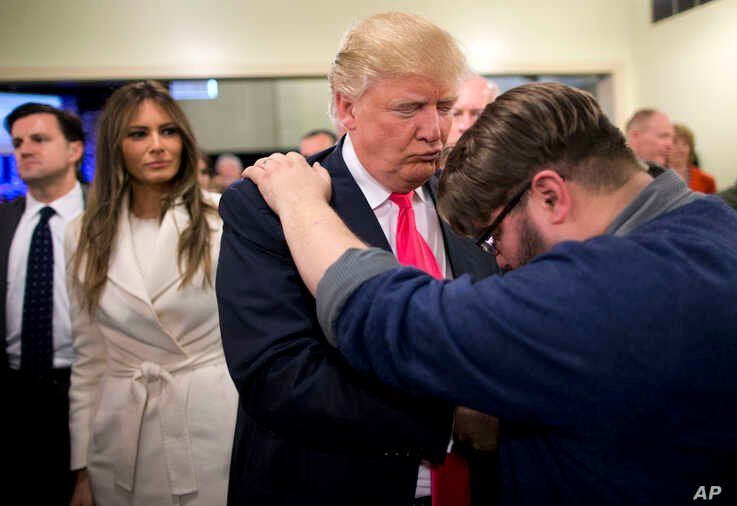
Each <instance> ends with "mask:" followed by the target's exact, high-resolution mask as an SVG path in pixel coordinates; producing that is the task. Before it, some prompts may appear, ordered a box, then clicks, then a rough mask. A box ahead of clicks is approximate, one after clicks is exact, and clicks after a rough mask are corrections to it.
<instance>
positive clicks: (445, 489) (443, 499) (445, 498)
mask: <svg viewBox="0 0 737 506" xmlns="http://www.w3.org/2000/svg"><path fill="white" fill-rule="evenodd" d="M431 480H432V482H431V483H432V485H431V486H432V506H470V504H471V481H470V480H471V471H470V469H469V467H468V461H467V460H466V459H464V458H463V457H461V456H460V455H458V454H457V453H449V454H447V455H446V456H445V462H443V463H442V464H441V465H439V466H434V467H433V468H432V472H431Z"/></svg>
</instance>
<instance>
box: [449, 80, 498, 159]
mask: <svg viewBox="0 0 737 506" xmlns="http://www.w3.org/2000/svg"><path fill="white" fill-rule="evenodd" d="M498 94H499V87H498V86H497V85H496V84H494V83H490V82H489V81H488V80H487V79H486V78H485V77H482V76H479V75H472V76H471V77H468V78H467V79H465V80H464V81H463V84H461V89H460V93H459V94H458V100H456V103H455V104H453V111H452V115H453V124H452V125H451V127H450V133H449V134H448V146H449V147H452V146H455V144H456V142H458V139H460V138H461V135H463V132H465V131H466V130H468V129H469V128H471V126H472V125H473V124H474V123H476V120H477V119H478V118H479V116H480V115H481V113H482V112H483V110H484V108H485V107H486V106H487V104H490V103H491V102H493V101H494V99H495V98H496V97H497V95H498Z"/></svg>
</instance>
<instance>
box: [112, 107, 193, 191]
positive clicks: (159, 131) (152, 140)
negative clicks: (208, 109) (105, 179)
mask: <svg viewBox="0 0 737 506" xmlns="http://www.w3.org/2000/svg"><path fill="white" fill-rule="evenodd" d="M121 148H122V151H123V161H124V163H125V169H126V170H127V171H128V174H129V175H130V176H131V178H132V179H133V181H134V184H138V185H141V186H167V185H168V184H169V183H170V182H171V180H172V179H174V176H176V175H177V173H178V172H179V168H180V166H181V158H182V136H181V134H180V132H179V127H177V125H176V123H174V120H173V119H172V118H171V116H169V114H167V113H166V111H164V109H162V108H161V106H160V105H159V104H157V103H156V102H155V101H153V100H151V99H147V100H144V101H143V102H142V103H141V105H139V106H138V109H137V110H136V112H135V114H134V115H133V117H132V118H131V121H130V123H128V125H127V127H126V129H125V133H124V137H123V143H122V146H121Z"/></svg>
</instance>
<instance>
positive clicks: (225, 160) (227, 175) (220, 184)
mask: <svg viewBox="0 0 737 506" xmlns="http://www.w3.org/2000/svg"><path fill="white" fill-rule="evenodd" d="M241 172H243V162H242V161H241V159H240V158H238V157H237V156H236V155H234V154H233V153H225V154H222V155H220V156H218V157H217V160H215V186H216V187H217V190H218V191H219V192H220V193H222V192H224V191H225V190H226V189H227V188H228V186H230V185H231V184H233V183H235V182H236V181H239V180H240V178H241Z"/></svg>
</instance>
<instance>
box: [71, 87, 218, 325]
mask: <svg viewBox="0 0 737 506" xmlns="http://www.w3.org/2000/svg"><path fill="white" fill-rule="evenodd" d="M144 100H153V101H154V102H156V103H157V104H158V105H159V106H160V107H161V108H162V109H163V110H164V111H166V113H167V114H169V116H170V117H171V118H172V120H173V122H174V123H175V124H176V126H177V128H178V129H179V133H180V136H181V138H182V156H181V165H180V167H179V171H178V172H177V174H176V175H175V176H174V178H173V180H172V181H171V187H170V191H169V193H168V194H167V195H166V196H165V197H164V198H163V199H162V201H161V217H162V218H163V216H164V214H165V213H166V211H167V210H168V209H170V208H171V207H172V206H173V205H174V203H175V202H176V201H177V200H178V199H180V198H181V199H182V201H183V202H184V205H185V206H186V208H187V211H188V213H189V217H190V222H189V226H188V227H187V228H186V229H184V230H183V231H182V232H181V234H180V235H179V242H178V245H177V262H178V265H179V268H180V270H183V272H184V276H183V278H182V282H181V284H180V288H181V287H183V286H184V285H186V284H187V283H189V282H190V281H191V280H192V278H193V276H194V275H195V273H196V272H197V270H198V269H199V268H200V267H202V268H203V271H204V276H205V277H204V279H205V282H206V283H207V284H210V285H211V284H212V280H211V276H210V265H211V261H212V258H211V254H210V249H211V248H210V246H211V244H210V242H211V241H210V227H209V226H208V224H207V215H208V214H213V215H215V214H217V210H216V209H215V207H214V206H212V205H211V204H209V203H207V202H205V201H204V200H203V198H202V191H201V189H200V187H199V186H198V184H197V144H196V141H195V138H194V134H193V132H192V127H191V126H190V124H189V120H188V119H187V116H186V115H185V114H184V111H182V109H181V108H180V107H179V105H178V104H177V103H176V102H175V101H174V99H173V98H172V97H171V95H169V92H168V91H167V90H166V88H164V87H163V86H162V85H161V84H160V83H157V82H155V81H144V82H138V83H131V84H127V85H125V86H123V87H121V88H119V89H118V90H116V91H115V93H113V94H112V96H111V97H110V98H109V99H108V101H107V103H106V104H105V108H104V109H103V111H102V114H101V116H100V122H99V131H98V135H97V151H96V154H95V157H96V164H95V178H94V180H93V183H92V188H91V190H90V192H89V197H88V200H87V209H86V210H85V212H84V215H83V217H82V228H81V232H80V236H79V244H78V246H77V252H76V254H75V256H74V272H75V273H76V275H77V277H79V274H80V271H81V270H82V269H84V278H83V279H82V280H81V286H80V287H79V288H80V289H81V294H82V301H83V306H84V307H85V308H86V309H87V310H88V311H90V312H92V311H94V310H95V308H97V306H98V304H99V301H100V295H101V294H102V290H103V288H104V287H105V283H106V280H107V272H108V267H109V263H110V253H111V250H112V245H113V242H114V239H115V234H116V233H117V230H118V220H119V218H120V210H121V206H122V203H123V202H124V200H125V197H126V195H127V194H128V192H129V191H130V177H129V175H128V171H127V169H126V167H125V163H124V161H123V152H122V149H121V145H122V142H123V138H124V136H125V132H126V128H127V126H128V124H129V123H130V121H131V119H132V118H133V115H134V114H135V113H136V111H137V109H138V107H139V106H140V105H141V104H142V103H143V101H144ZM183 266H184V269H182V267H183Z"/></svg>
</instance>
